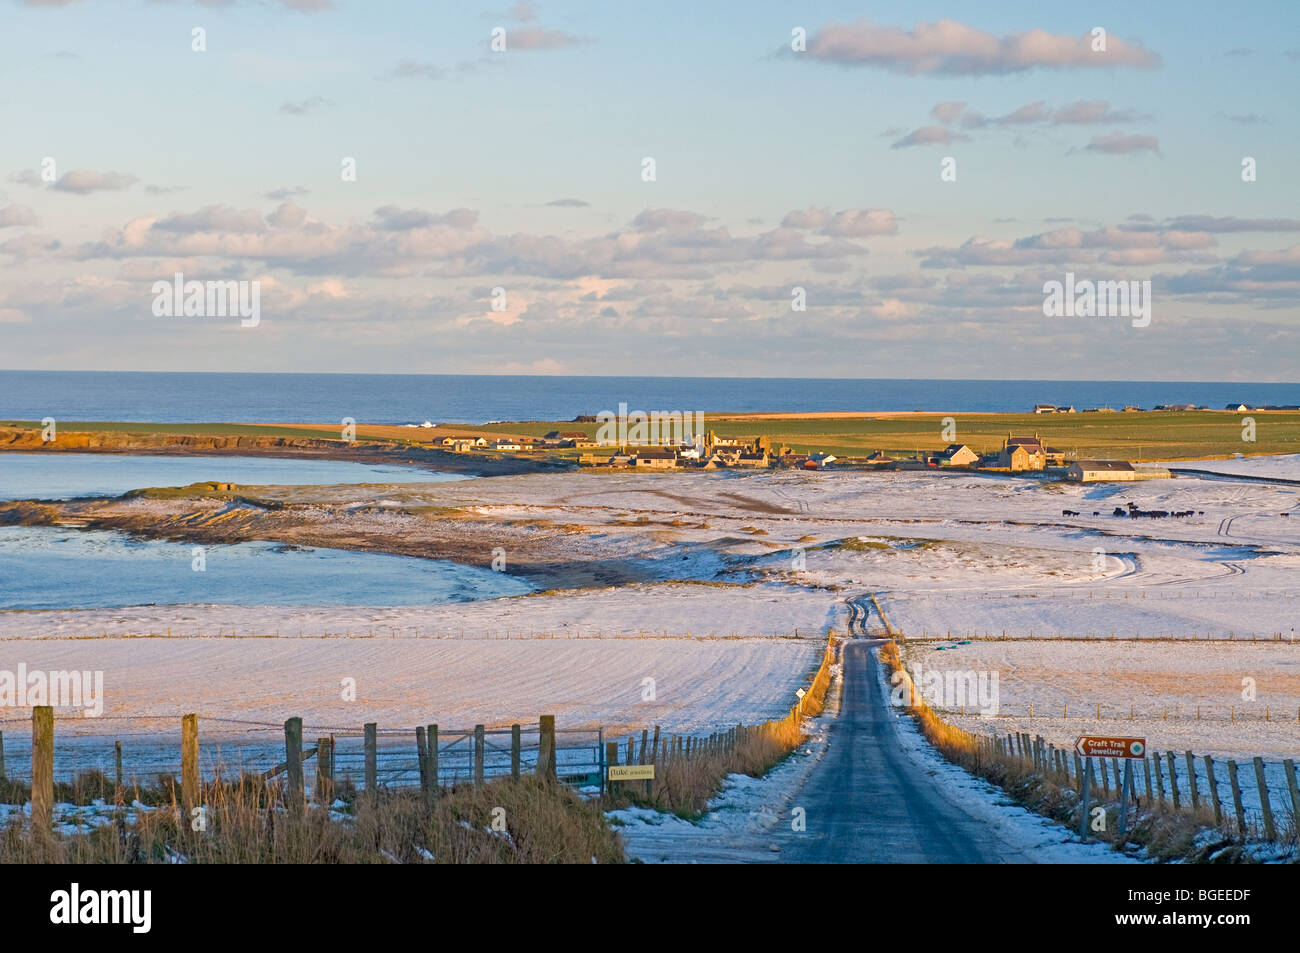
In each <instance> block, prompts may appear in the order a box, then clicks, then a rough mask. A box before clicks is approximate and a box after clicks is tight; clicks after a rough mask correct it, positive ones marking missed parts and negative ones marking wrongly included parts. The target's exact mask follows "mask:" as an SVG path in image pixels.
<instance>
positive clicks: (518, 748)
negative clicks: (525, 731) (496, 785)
mask: <svg viewBox="0 0 1300 953" xmlns="http://www.w3.org/2000/svg"><path fill="white" fill-rule="evenodd" d="M521 730H522V729H521V728H520V727H519V725H511V726H510V777H511V778H513V779H514V780H516V781H518V780H519V764H520V761H521V760H522V757H523V755H522V752H523V744H522V743H521V742H520V738H519V734H520V731H521Z"/></svg>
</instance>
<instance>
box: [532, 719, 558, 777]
mask: <svg viewBox="0 0 1300 953" xmlns="http://www.w3.org/2000/svg"><path fill="white" fill-rule="evenodd" d="M537 728H538V735H537V771H536V773H537V774H539V775H541V776H542V777H543V778H546V779H547V780H548V781H554V780H555V775H556V768H555V716H554V715H542V716H540V717H539V718H538V719H537Z"/></svg>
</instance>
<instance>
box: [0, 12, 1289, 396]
mask: <svg viewBox="0 0 1300 953" xmlns="http://www.w3.org/2000/svg"><path fill="white" fill-rule="evenodd" d="M0 17H3V21H2V22H3V25H4V28H3V31H2V32H0V64H2V65H0V75H3V78H4V83H3V86H2V87H0V90H2V91H0V123H2V128H3V135H0V367H3V368H10V369H13V368H36V369H65V370H194V371H232V370H248V371H315V372H333V371H337V372H402V373H513V374H519V373H523V374H599V375H606V374H613V375H617V374H631V375H662V376H738V377H764V376H770V377H817V376H822V375H825V376H832V377H925V378H935V377H938V378H988V379H1038V378H1043V379H1051V378H1062V379H1118V380H1142V379H1152V380H1242V381H1296V380H1297V379H1300V373H1298V372H1297V365H1298V364H1300V362H1298V360H1297V358H1300V303H1298V301H1300V186H1298V185H1297V182H1298V180H1300V131H1298V130H1300V122H1297V119H1300V115H1298V113H1300V4H1296V3H1294V2H1285V0H1279V2H1261V3H1257V4H1251V5H1247V6H1243V7H1234V8H1232V9H1231V10H1230V11H1229V9H1228V8H1226V7H1223V6H1222V5H1221V4H1211V3H1204V2H1164V0H1150V2H1145V3H1142V4H1132V3H1093V4H1088V5H1086V9H1085V5H1081V4H1073V3H1043V2H1041V0H1039V2H1024V3H1019V2H998V0H989V2H982V3H979V4H972V3H953V2H949V3H946V4H938V3H930V2H925V0H922V2H909V3H906V4H901V3H894V4H884V3H829V2H828V3H822V2H800V3H771V2H762V0H751V2H744V3H741V2H719V3H709V4H700V3H698V2H675V0H660V2H657V3H654V4H635V3H622V2H620V3H611V2H575V3H564V2H537V3H528V2H521V3H513V5H512V4H511V2H510V0H505V2H501V3H495V4H494V3H487V4H483V5H477V4H472V3H457V4H447V3H431V2H418V3H417V2H409V3H399V2H392V0H370V2H354V0H332V2H331V0H231V2H225V3H222V2H216V0H207V2H198V3H194V2H153V0H17V2H14V0H0ZM1098 30H1101V31H1104V34H1098V33H1097V31H1098ZM494 38H495V44H494ZM494 45H495V46H496V47H497V48H495V49H494ZM196 47H201V49H198V48H196ZM796 47H799V48H798V49H796ZM1102 47H1104V48H1102ZM647 160H653V175H650V174H649V171H648V162H647ZM349 161H350V162H351V163H353V164H354V167H355V175H354V176H350V175H348V174H346V172H347V169H345V166H347V164H348V163H349ZM1243 163H1246V164H1247V165H1250V166H1253V175H1247V174H1244V172H1243ZM945 170H946V172H947V175H945V174H944V173H945ZM177 273H180V274H182V275H183V276H184V280H185V281H198V282H216V281H241V282H249V283H250V285H249V286H247V287H248V288H251V287H252V284H251V283H256V287H257V289H258V301H259V306H260V313H259V317H258V321H257V322H256V324H255V325H253V326H244V325H245V324H247V323H248V322H241V320H239V318H238V317H237V316H236V317H230V316H226V315H219V314H204V315H191V316H184V315H181V316H172V315H166V314H162V315H160V314H157V313H155V312H156V311H157V308H156V307H155V298H156V293H155V288H154V285H155V283H156V282H159V281H166V282H171V281H172V280H173V276H174V275H176V274H177ZM1067 273H1069V274H1072V275H1073V276H1074V280H1075V281H1076V282H1081V281H1093V282H1100V281H1130V282H1132V281H1136V282H1143V281H1150V283H1151V284H1150V289H1151V299H1150V300H1151V315H1150V317H1151V320H1150V322H1149V324H1146V325H1145V326H1135V322H1134V321H1131V320H1130V319H1129V318H1128V317H1127V316H1123V315H1097V316H1068V317H1067V316H1048V315H1045V314H1044V300H1045V298H1046V295H1045V292H1044V285H1045V283H1047V282H1051V281H1061V282H1064V281H1065V280H1066V275H1067ZM800 289H801V290H800ZM801 302H802V304H803V305H804V306H803V307H802V308H799V307H798V305H799V304H800V303H801ZM1137 323H1138V324H1141V322H1137Z"/></svg>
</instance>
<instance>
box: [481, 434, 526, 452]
mask: <svg viewBox="0 0 1300 953" xmlns="http://www.w3.org/2000/svg"><path fill="white" fill-rule="evenodd" d="M488 446H489V449H491V450H522V449H524V445H523V444H521V443H520V442H519V441H518V440H512V439H510V438H509V437H502V438H500V439H499V440H493V441H492V443H491V444H489V445H488Z"/></svg>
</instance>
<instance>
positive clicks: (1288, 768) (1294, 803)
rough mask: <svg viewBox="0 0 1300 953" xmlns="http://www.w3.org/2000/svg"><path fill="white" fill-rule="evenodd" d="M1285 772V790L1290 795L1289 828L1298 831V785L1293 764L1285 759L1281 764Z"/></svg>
mask: <svg viewBox="0 0 1300 953" xmlns="http://www.w3.org/2000/svg"><path fill="white" fill-rule="evenodd" d="M1282 770H1283V771H1285V772H1286V788H1287V790H1288V791H1289V792H1290V793H1291V826H1292V827H1295V828H1297V829H1300V785H1297V784H1296V780H1295V762H1294V761H1292V760H1291V759H1290V758H1287V759H1286V760H1285V761H1283V762H1282Z"/></svg>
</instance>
